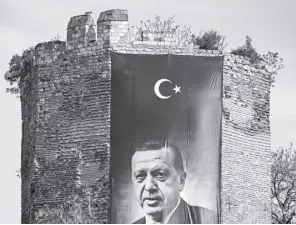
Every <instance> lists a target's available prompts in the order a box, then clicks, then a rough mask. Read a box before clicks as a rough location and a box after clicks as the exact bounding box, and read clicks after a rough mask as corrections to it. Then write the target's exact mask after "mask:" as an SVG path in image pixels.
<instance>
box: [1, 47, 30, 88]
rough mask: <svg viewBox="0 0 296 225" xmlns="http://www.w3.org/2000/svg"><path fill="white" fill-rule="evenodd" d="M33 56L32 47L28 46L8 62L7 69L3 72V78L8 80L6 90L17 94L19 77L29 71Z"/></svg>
mask: <svg viewBox="0 0 296 225" xmlns="http://www.w3.org/2000/svg"><path fill="white" fill-rule="evenodd" d="M33 58H34V47H30V48H28V49H26V50H25V51H23V53H22V54H21V55H18V54H15V55H13V56H12V58H11V60H10V62H9V69H8V71H7V72H6V73H5V75H4V78H5V80H6V81H8V82H9V84H10V88H7V89H6V92H10V93H12V94H19V91H20V79H21V77H24V76H25V75H26V74H28V73H29V72H30V71H31V68H32V65H33Z"/></svg>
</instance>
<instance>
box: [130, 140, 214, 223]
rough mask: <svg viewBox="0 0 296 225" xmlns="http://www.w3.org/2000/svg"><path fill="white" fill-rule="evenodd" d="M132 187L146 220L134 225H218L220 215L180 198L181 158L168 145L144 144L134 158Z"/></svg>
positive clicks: (183, 182) (182, 176)
mask: <svg viewBox="0 0 296 225" xmlns="http://www.w3.org/2000/svg"><path fill="white" fill-rule="evenodd" d="M131 164H132V165H131V168H132V173H131V175H132V183H133V187H134V191H135V194H136V198H137V201H138V203H139V205H140V206H141V208H142V209H143V211H144V213H145V216H144V217H142V218H140V219H139V220H137V221H135V222H134V223H135V224H145V223H147V224H152V223H163V224H166V223H173V224H196V223H217V213H216V212H214V211H212V210H209V209H206V208H202V207H198V206H191V205H189V204H187V203H186V202H185V201H184V200H183V199H182V198H181V197H180V192H181V191H182V190H183V188H184V185H185V181H186V172H185V171H184V166H183V160H182V155H181V153H180V151H179V149H178V148H177V147H176V146H175V145H173V144H171V143H170V142H169V141H163V142H162V141H152V142H146V143H144V144H142V145H141V146H140V147H139V148H137V149H136V152H135V153H134V155H133V156H132V162H131Z"/></svg>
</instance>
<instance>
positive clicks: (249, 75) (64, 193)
mask: <svg viewBox="0 0 296 225" xmlns="http://www.w3.org/2000/svg"><path fill="white" fill-rule="evenodd" d="M95 26H96V29H97V33H96V34H95V35H94V32H93V31H94V30H95ZM67 32H68V33H67V37H68V41H67V43H65V42H61V41H52V42H46V43H40V44H38V45H37V46H36V48H35V65H34V70H33V71H32V73H31V74H30V75H28V77H27V79H28V80H31V83H32V87H30V86H28V85H25V86H24V88H23V90H22V118H23V142H22V143H23V144H22V215H23V216H22V222H23V223H28V222H30V223H44V222H48V221H49V222H51V223H54V222H60V223H62V222H67V223H74V222H84V223H89V222H92V223H107V222H109V221H110V220H109V219H110V214H109V210H110V207H109V197H110V176H109V170H110V103H111V101H110V100H111V58H110V51H114V52H120V53H131V54H176V55H178V54H182V55H203V56H209V57H211V56H217V55H224V68H223V70H224V74H223V119H222V122H223V123H222V151H221V202H220V204H221V213H222V214H221V222H222V223H242V222H265V223H270V198H269V191H270V190H269V189H270V188H269V187H270V186H269V185H270V177H269V174H270V131H269V101H268V100H269V78H268V73H267V71H265V70H264V68H261V67H259V66H256V67H255V66H254V65H252V64H250V62H249V61H248V60H247V59H244V58H242V57H237V56H234V55H230V54H224V53H221V52H219V51H206V50H201V49H199V48H198V47H197V46H192V45H181V44H180V43H178V44H174V43H173V42H172V40H171V39H170V40H166V39H165V40H163V41H159V40H154V39H153V40H151V39H149V37H151V34H150V33H149V32H148V33H149V35H146V38H145V40H143V41H139V40H131V38H130V33H129V29H128V14H127V11H126V10H108V11H106V12H102V13H101V15H100V17H99V18H98V21H97V25H95V24H94V22H93V19H92V18H91V13H89V12H87V13H86V14H84V15H81V16H75V17H72V18H71V19H70V22H69V24H68V28H67ZM65 202H66V203H67V204H64V203H65ZM228 203H230V204H228ZM267 210H268V211H267ZM59 212H64V214H65V215H67V217H63V218H58V216H56V215H60V214H59ZM73 215H74V216H73ZM75 220H76V221H75Z"/></svg>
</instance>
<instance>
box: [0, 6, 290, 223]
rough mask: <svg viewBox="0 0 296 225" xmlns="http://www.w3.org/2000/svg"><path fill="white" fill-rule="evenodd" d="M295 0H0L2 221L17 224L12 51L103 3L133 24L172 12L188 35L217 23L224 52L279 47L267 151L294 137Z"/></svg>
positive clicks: (17, 120) (60, 31)
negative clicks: (7, 76) (247, 45)
mask: <svg viewBox="0 0 296 225" xmlns="http://www.w3.org/2000/svg"><path fill="white" fill-rule="evenodd" d="M295 8H296V1H295V0H260V1H258V0H245V1H243V0H223V1H221V0H182V1H179V0H161V1H160V0H149V1H147V0H146V1H144V0H108V1H107V0H84V1H81V0H22V1H19V0H0V105H1V110H0V150H1V151H0V178H1V185H0V223H20V215H21V204H20V202H21V179H20V178H18V177H17V172H16V170H18V169H19V168H20V159H21V158H20V156H21V109H20V100H19V99H17V98H16V97H15V96H14V95H11V94H8V93H5V89H6V88H7V87H8V86H9V84H8V83H7V82H6V81H5V80H4V73H5V72H6V71H7V70H8V66H9V61H10V59H11V57H12V56H13V55H14V54H16V53H18V54H21V53H22V51H23V50H25V49H27V48H28V47H31V46H35V45H36V44H38V43H40V42H46V41H50V40H51V39H53V38H55V37H57V36H58V35H59V36H60V37H61V40H65V39H66V28H67V23H68V22H69V19H70V17H72V16H75V15H81V14H84V13H85V12H88V11H91V12H93V17H94V19H95V21H96V20H97V18H98V16H99V14H100V12H102V11H105V10H108V9H127V10H128V13H129V23H130V25H139V24H140V21H141V20H142V21H145V20H148V19H153V18H154V16H155V15H160V16H161V17H162V18H163V19H166V18H168V17H169V16H172V15H175V21H176V24H179V25H181V26H184V25H186V26H190V27H191V30H192V31H193V33H196V34H198V33H199V32H200V31H201V30H209V29H214V30H217V31H219V32H220V33H221V34H223V35H225V36H226V39H227V43H228V46H227V48H226V50H227V51H230V50H231V49H233V48H236V47H238V46H240V45H242V44H244V41H245V36H246V35H249V36H250V37H251V38H252V39H253V42H252V43H253V46H254V47H255V48H256V50H257V51H258V52H259V53H260V54H264V53H267V52H268V51H273V52H278V53H279V55H280V57H282V58H283V59H284V69H283V70H281V71H280V72H279V73H278V76H277V78H276V82H275V87H273V88H272V89H271V117H270V118H271V140H272V142H271V144H272V149H273V150H274V149H276V148H278V147H279V146H282V147H286V146H288V144H289V143H290V142H293V143H296V129H295V127H296V105H295V104H294V98H296V88H295V86H294V85H296V77H295V75H296V74H295V73H296V63H295V62H296V29H295V21H296V14H295Z"/></svg>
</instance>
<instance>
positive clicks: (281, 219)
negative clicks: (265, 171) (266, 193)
mask: <svg viewBox="0 0 296 225" xmlns="http://www.w3.org/2000/svg"><path fill="white" fill-rule="evenodd" d="M271 200H272V208H271V209H272V222H273V223H280V224H289V223H292V222H295V219H296V217H295V216H296V150H295V148H294V146H293V145H292V144H291V145H290V146H289V147H288V148H287V149H284V148H279V149H278V150H277V151H276V152H274V153H272V166H271ZM293 220H294V221H293Z"/></svg>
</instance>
